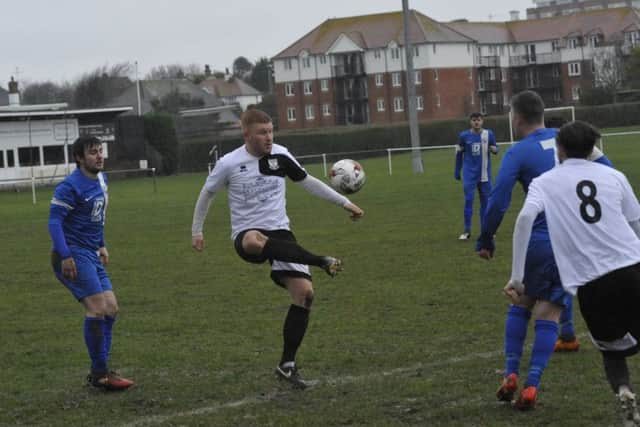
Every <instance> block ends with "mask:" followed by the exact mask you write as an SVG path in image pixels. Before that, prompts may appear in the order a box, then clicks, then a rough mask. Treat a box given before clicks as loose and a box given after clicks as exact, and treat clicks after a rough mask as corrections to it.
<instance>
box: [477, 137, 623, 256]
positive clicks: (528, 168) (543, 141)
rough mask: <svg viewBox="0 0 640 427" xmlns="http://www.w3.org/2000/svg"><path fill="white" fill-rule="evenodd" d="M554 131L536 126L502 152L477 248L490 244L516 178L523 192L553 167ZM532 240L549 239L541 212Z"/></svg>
mask: <svg viewBox="0 0 640 427" xmlns="http://www.w3.org/2000/svg"><path fill="white" fill-rule="evenodd" d="M557 133H558V129H546V128H542V129H537V130H535V131H533V132H532V133H530V134H529V135H527V137H526V138H524V139H522V140H521V141H520V142H518V143H517V144H515V145H514V146H512V147H511V148H510V149H509V150H507V152H506V153H505V154H504V158H503V159H502V164H501V166H500V171H499V172H498V176H497V177H496V182H495V185H494V186H493V190H492V191H491V194H490V195H489V205H488V207H487V213H486V217H485V221H484V224H483V229H482V234H481V236H480V239H479V247H480V248H488V247H490V245H489V242H491V241H492V239H493V235H494V234H495V233H496V231H497V230H498V227H499V226H500V223H501V222H502V218H503V217H504V214H505V212H506V211H507V209H508V208H509V204H510V203H511V193H512V191H513V187H514V186H515V184H516V181H517V182H520V184H521V185H522V189H523V190H524V192H525V193H526V192H527V191H528V190H529V184H530V183H531V181H532V180H533V179H534V178H536V177H537V176H539V175H541V174H543V173H544V172H546V171H548V170H550V169H552V168H553V167H555V165H556V162H557V156H556V151H555V147H556V140H555V137H556V134H557ZM594 161H597V162H599V163H603V164H606V165H608V166H611V162H610V161H609V159H607V157H606V156H604V155H601V156H600V157H598V158H596V159H594ZM536 240H549V231H548V229H547V223H546V221H545V219H544V213H542V214H540V215H538V217H537V218H536V220H535V222H534V224H533V229H532V231H531V241H536Z"/></svg>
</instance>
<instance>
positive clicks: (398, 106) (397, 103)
mask: <svg viewBox="0 0 640 427" xmlns="http://www.w3.org/2000/svg"><path fill="white" fill-rule="evenodd" d="M393 111H395V112H396V113H400V112H402V111H404V99H402V97H401V96H396V97H395V98H393Z"/></svg>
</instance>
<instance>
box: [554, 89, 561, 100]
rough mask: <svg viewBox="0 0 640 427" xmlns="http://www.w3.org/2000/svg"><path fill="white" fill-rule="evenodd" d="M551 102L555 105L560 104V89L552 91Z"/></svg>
mask: <svg viewBox="0 0 640 427" xmlns="http://www.w3.org/2000/svg"><path fill="white" fill-rule="evenodd" d="M553 100H554V101H555V102H557V103H560V102H562V93H560V89H558V88H556V89H555V90H554V91H553Z"/></svg>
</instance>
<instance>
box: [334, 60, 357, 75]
mask: <svg viewBox="0 0 640 427" xmlns="http://www.w3.org/2000/svg"><path fill="white" fill-rule="evenodd" d="M362 74H364V67H363V66H362V64H361V63H355V64H346V65H345V64H340V65H334V66H333V75H334V76H336V77H352V76H360V75H362Z"/></svg>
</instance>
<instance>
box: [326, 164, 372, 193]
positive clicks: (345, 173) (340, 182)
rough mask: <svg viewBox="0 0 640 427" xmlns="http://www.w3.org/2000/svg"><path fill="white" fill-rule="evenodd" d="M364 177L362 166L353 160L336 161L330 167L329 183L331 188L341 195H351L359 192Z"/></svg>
mask: <svg viewBox="0 0 640 427" xmlns="http://www.w3.org/2000/svg"><path fill="white" fill-rule="evenodd" d="M365 180H366V176H365V173H364V169H363V168H362V165H361V164H360V163H358V162H356V161H355V160H351V159H342V160H338V161H337V162H335V163H334V165H333V166H331V171H330V172H329V182H330V183H331V186H332V187H333V188H334V189H335V190H336V191H338V192H340V193H342V194H352V193H355V192H357V191H360V189H361V188H362V186H364V182H365Z"/></svg>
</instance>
